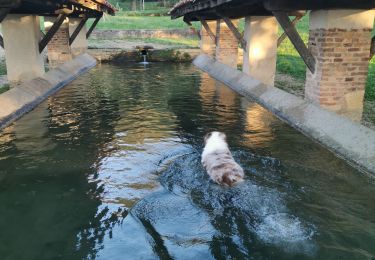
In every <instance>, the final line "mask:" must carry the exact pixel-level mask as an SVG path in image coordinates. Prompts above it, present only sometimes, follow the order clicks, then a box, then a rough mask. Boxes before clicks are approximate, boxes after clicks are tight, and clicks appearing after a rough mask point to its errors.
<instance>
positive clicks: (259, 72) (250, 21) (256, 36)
mask: <svg viewBox="0 0 375 260" xmlns="http://www.w3.org/2000/svg"><path fill="white" fill-rule="evenodd" d="M278 28H279V26H278V23H277V20H276V18H274V17H270V16H252V17H246V18H245V33H244V39H245V40H246V42H247V45H246V51H244V55H243V67H242V71H243V72H244V73H246V74H249V75H250V76H252V77H254V78H256V79H258V80H260V81H261V82H263V83H264V84H267V85H270V86H273V85H274V83H275V74H276V59H277V39H278V35H277V31H278Z"/></svg>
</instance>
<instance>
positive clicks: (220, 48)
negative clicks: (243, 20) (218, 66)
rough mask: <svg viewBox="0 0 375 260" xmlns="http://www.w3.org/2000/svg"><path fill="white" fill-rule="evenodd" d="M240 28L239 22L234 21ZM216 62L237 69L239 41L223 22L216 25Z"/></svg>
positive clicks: (220, 21) (219, 21)
mask: <svg viewBox="0 0 375 260" xmlns="http://www.w3.org/2000/svg"><path fill="white" fill-rule="evenodd" d="M232 22H233V24H234V25H235V26H238V20H232ZM215 57H216V60H217V61H218V62H221V63H224V64H226V65H228V66H231V67H233V68H237V57H238V40H237V38H236V37H235V36H234V35H233V33H232V31H231V30H230V29H229V28H228V26H227V25H226V23H225V22H224V21H223V20H217V25H216V54H215Z"/></svg>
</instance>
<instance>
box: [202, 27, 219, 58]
mask: <svg viewBox="0 0 375 260" xmlns="http://www.w3.org/2000/svg"><path fill="white" fill-rule="evenodd" d="M207 24H208V26H209V27H210V29H211V32H212V33H213V34H214V35H216V21H207ZM215 47H216V46H215V39H212V38H211V37H210V35H209V34H208V32H207V30H206V29H205V28H204V26H203V25H202V26H201V41H200V49H201V52H202V53H203V54H206V55H209V56H210V57H214V56H215Z"/></svg>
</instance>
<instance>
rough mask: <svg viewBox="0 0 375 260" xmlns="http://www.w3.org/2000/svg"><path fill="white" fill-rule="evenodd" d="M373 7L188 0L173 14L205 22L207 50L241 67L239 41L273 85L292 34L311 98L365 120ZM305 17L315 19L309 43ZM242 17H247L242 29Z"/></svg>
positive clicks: (367, 2)
mask: <svg viewBox="0 0 375 260" xmlns="http://www.w3.org/2000/svg"><path fill="white" fill-rule="evenodd" d="M374 8H375V2H374V1H373V0H360V1H351V0H345V1H335V0H327V1H314V0H311V1H310V0H309V1H278V0H194V1H186V0H185V1H181V2H180V3H178V4H177V5H176V6H175V7H174V8H173V9H172V10H171V16H172V18H178V17H183V19H184V21H185V22H187V23H190V22H192V21H200V22H201V24H202V30H201V49H202V52H203V53H205V54H207V55H210V56H211V57H215V59H216V60H217V61H219V62H222V63H224V64H227V65H229V66H232V67H237V53H238V48H237V46H238V45H239V46H240V47H241V48H242V49H243V50H244V55H243V68H242V70H243V72H245V73H248V74H249V75H251V76H252V77H254V78H256V79H258V80H260V81H262V82H263V83H265V84H267V85H274V78H275V71H276V55H277V47H278V46H279V45H280V43H281V42H282V41H283V39H285V37H286V36H287V37H288V38H289V39H290V41H291V42H292V44H293V45H294V47H295V48H296V50H297V51H298V53H299V54H300V56H301V58H302V59H303V61H304V63H305V64H306V66H307V68H308V70H307V75H306V83H305V97H306V99H308V100H310V101H312V102H313V103H315V104H318V105H320V106H322V107H324V108H327V109H329V110H332V111H335V112H337V113H339V114H341V115H344V116H347V117H349V118H350V119H352V120H354V121H360V120H361V117H362V110H363V97H364V92H365V84H366V79H367V72H368V62H369V60H370V59H371V58H372V57H373V56H374V53H375V38H374V37H372V36H371V33H372V29H373V25H374V14H375V9H374ZM304 15H308V16H309V19H310V28H309V29H310V32H309V41H308V47H307V46H306V45H305V44H304V42H303V40H302V39H301V37H300V35H299V33H298V32H297V30H296V29H295V24H296V23H297V22H298V20H300V19H301V17H302V16H304ZM289 16H294V17H295V18H294V19H293V20H290V18H289ZM239 18H245V30H244V32H243V33H242V32H240V30H239V29H238V19H239ZM279 25H280V26H281V27H282V28H283V30H284V34H283V35H282V36H281V37H278V26H279ZM371 37H372V38H371Z"/></svg>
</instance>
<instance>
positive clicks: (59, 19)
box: [39, 14, 67, 53]
mask: <svg viewBox="0 0 375 260" xmlns="http://www.w3.org/2000/svg"><path fill="white" fill-rule="evenodd" d="M66 16H67V15H66V14H60V15H59V16H58V17H57V19H56V21H55V22H54V23H53V25H52V27H51V29H49V30H48V32H47V33H46V35H45V36H44V37H43V39H42V40H41V41H40V43H39V52H40V53H42V51H43V50H44V48H45V47H46V46H47V44H48V43H49V42H50V40H51V39H52V37H53V36H54V35H55V33H56V32H57V30H59V28H60V26H61V25H62V23H63V22H64V20H65V18H66Z"/></svg>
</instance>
